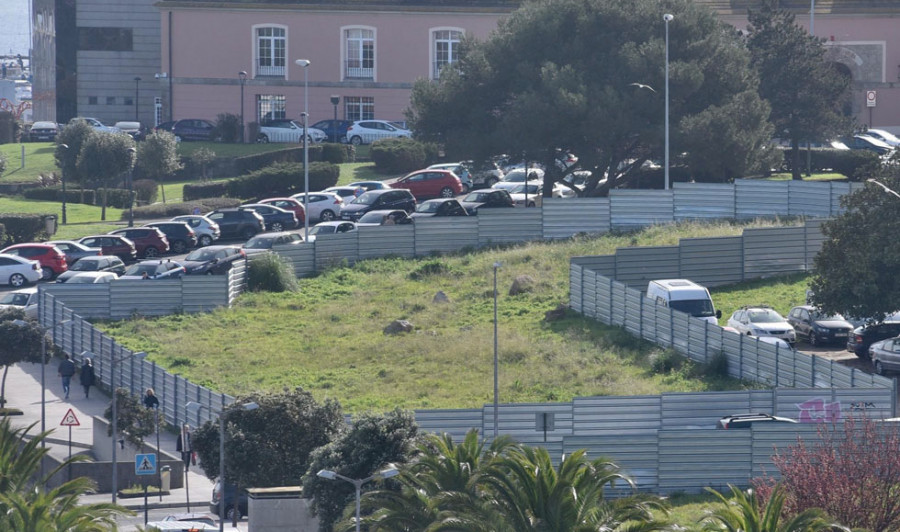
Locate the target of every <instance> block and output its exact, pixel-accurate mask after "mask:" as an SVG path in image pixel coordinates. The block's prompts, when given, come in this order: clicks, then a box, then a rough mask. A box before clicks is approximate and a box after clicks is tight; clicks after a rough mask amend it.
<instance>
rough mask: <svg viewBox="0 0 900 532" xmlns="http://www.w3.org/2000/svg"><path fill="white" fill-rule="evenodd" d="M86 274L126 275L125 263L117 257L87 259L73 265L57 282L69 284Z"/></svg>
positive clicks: (101, 256)
mask: <svg viewBox="0 0 900 532" xmlns="http://www.w3.org/2000/svg"><path fill="white" fill-rule="evenodd" d="M85 272H108V273H111V274H113V275H117V276H118V275H122V274H124V273H125V263H124V262H122V259H120V258H119V257H117V256H115V255H100V256H98V257H85V258H83V259H81V260H79V261H78V262H76V263H75V264H73V265H72V267H71V268H69V271H67V272H65V273H63V274H61V275H60V276H59V277H57V278H56V282H57V283H65V282H68V281H69V279H71V278H72V277H74V276H76V275H78V274H80V273H85Z"/></svg>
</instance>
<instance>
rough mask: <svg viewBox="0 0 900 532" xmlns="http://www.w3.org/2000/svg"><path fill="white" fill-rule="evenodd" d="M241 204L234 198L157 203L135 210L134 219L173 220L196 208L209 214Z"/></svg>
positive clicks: (125, 215) (125, 217) (123, 216)
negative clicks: (174, 217)
mask: <svg viewBox="0 0 900 532" xmlns="http://www.w3.org/2000/svg"><path fill="white" fill-rule="evenodd" d="M240 204H241V200H239V199H233V198H207V199H204V200H199V201H189V202H184V203H155V204H153V205H145V206H143V207H135V208H134V217H135V218H136V219H141V220H149V219H154V218H172V217H173V216H182V215H185V214H193V213H194V208H195V207H197V208H199V209H200V212H202V213H207V212H209V211H214V210H216V209H226V208H230V207H237V206H238V205H240ZM127 218H128V213H127V212H123V213H122V219H123V220H125V219H127Z"/></svg>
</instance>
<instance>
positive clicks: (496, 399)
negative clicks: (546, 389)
mask: <svg viewBox="0 0 900 532" xmlns="http://www.w3.org/2000/svg"><path fill="white" fill-rule="evenodd" d="M526 197H527V195H526ZM501 266H503V264H502V263H500V262H495V263H494V439H495V440H496V439H497V431H498V425H499V423H500V365H499V361H500V359H499V357H498V355H497V270H499V269H500V267H501Z"/></svg>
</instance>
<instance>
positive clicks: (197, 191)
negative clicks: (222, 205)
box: [182, 181, 227, 201]
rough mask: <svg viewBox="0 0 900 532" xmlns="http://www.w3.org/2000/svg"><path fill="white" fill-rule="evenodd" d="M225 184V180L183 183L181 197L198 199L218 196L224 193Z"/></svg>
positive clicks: (225, 189)
mask: <svg viewBox="0 0 900 532" xmlns="http://www.w3.org/2000/svg"><path fill="white" fill-rule="evenodd" d="M226 191H227V185H226V183H225V181H219V182H217V183H188V184H186V185H184V188H183V192H182V197H183V198H184V199H185V200H186V201H192V200H198V199H203V198H219V197H222V196H224V195H225V194H226Z"/></svg>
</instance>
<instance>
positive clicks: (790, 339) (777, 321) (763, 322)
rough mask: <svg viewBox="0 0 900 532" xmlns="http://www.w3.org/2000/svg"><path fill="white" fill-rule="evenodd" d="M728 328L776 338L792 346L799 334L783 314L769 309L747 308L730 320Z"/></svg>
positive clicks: (752, 334) (737, 312)
mask: <svg viewBox="0 0 900 532" xmlns="http://www.w3.org/2000/svg"><path fill="white" fill-rule="evenodd" d="M728 326H729V327H734V328H735V329H737V331H738V332H740V333H741V334H748V335H750V336H774V337H775V338H781V339H782V340H784V341H786V342H787V343H789V344H790V345H792V346H793V345H794V342H796V341H797V333H796V332H794V328H793V327H791V324H790V323H788V322H787V320H785V319H784V318H783V317H782V316H781V314H779V313H777V312H775V311H774V310H772V309H770V308H767V307H745V308H742V309H738V310H736V311H735V312H734V314H732V315H731V317H730V318H728Z"/></svg>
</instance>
